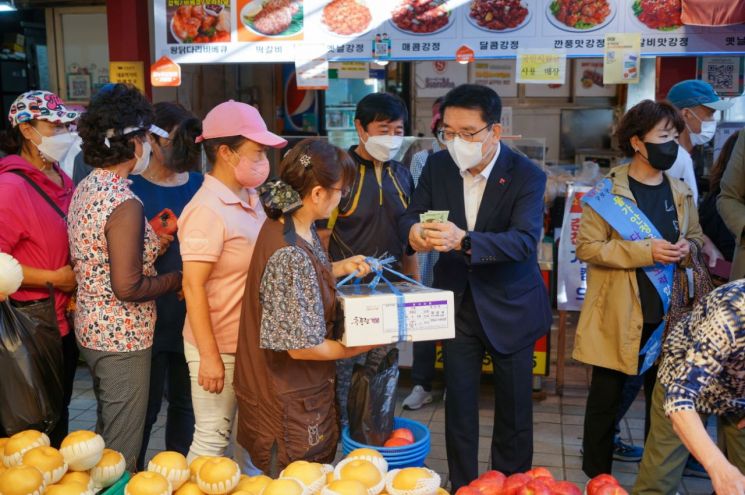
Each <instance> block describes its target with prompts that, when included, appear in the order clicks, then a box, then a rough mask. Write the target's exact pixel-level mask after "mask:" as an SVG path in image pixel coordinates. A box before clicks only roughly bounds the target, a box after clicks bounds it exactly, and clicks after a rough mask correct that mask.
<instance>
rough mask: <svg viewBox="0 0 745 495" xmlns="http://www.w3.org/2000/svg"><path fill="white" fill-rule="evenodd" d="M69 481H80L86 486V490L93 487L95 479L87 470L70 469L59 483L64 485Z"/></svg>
mask: <svg viewBox="0 0 745 495" xmlns="http://www.w3.org/2000/svg"><path fill="white" fill-rule="evenodd" d="M67 483H80V484H81V485H83V486H84V487H85V489H86V490H88V489H92V488H93V480H92V479H91V475H90V474H89V473H87V472H85V471H68V473H67V474H65V475H64V476H63V477H62V479H61V480H59V481H58V484H60V485H64V484H67Z"/></svg>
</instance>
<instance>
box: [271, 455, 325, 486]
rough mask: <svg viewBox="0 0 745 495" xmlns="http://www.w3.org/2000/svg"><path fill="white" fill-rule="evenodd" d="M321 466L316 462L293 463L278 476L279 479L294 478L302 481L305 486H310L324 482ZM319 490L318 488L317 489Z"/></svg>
mask: <svg viewBox="0 0 745 495" xmlns="http://www.w3.org/2000/svg"><path fill="white" fill-rule="evenodd" d="M325 474H326V473H325V472H324V470H323V466H322V465H321V464H318V463H317V462H308V461H295V462H291V463H290V464H289V465H288V466H287V467H286V468H285V469H284V471H282V474H281V475H280V477H281V478H295V479H297V480H300V481H302V482H303V483H304V484H305V485H306V486H312V485H314V484H316V483H318V480H319V479H321V478H323V479H324V480H325V478H326V477H325ZM319 488H320V487H319Z"/></svg>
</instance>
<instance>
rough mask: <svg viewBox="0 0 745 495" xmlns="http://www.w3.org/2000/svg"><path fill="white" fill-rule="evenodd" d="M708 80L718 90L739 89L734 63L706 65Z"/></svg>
mask: <svg viewBox="0 0 745 495" xmlns="http://www.w3.org/2000/svg"><path fill="white" fill-rule="evenodd" d="M706 69H707V71H706V80H707V81H708V82H709V84H711V85H712V86H713V87H714V90H715V91H717V92H725V91H727V92H728V91H735V90H737V83H736V80H735V78H736V73H735V65H734V64H709V65H708V66H707V67H706Z"/></svg>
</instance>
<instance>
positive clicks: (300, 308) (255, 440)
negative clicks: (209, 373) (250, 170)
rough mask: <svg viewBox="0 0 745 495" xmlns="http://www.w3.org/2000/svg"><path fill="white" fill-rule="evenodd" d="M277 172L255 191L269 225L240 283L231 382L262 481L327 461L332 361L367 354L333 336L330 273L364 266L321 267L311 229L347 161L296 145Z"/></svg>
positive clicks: (340, 154) (332, 418)
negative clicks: (297, 465)
mask: <svg viewBox="0 0 745 495" xmlns="http://www.w3.org/2000/svg"><path fill="white" fill-rule="evenodd" d="M280 170H281V180H277V181H271V182H269V183H267V184H265V185H264V186H262V188H260V193H261V198H262V202H263V203H264V209H265V210H266V213H267V216H268V217H269V219H268V220H267V221H266V222H265V223H264V225H263V227H262V228H261V232H260V233H259V237H258V239H257V241H256V247H255V248H254V253H253V257H252V259H251V265H250V268H249V272H248V278H247V280H246V290H245V293H244V298H243V308H242V312H241V322H240V331H239V335H238V350H237V353H236V370H235V383H234V386H235V391H236V395H237V397H238V412H239V414H238V442H239V443H240V444H241V445H243V446H244V447H245V448H246V449H248V451H249V453H250V454H251V459H252V461H253V462H254V463H255V465H256V466H257V467H258V468H259V469H261V470H263V471H265V472H268V473H269V474H271V475H276V474H277V473H278V471H279V470H280V469H282V468H283V467H284V466H286V465H287V464H289V463H290V462H292V461H295V460H299V459H303V460H308V461H316V462H325V463H327V462H331V461H332V460H333V458H334V455H335V453H336V446H337V441H338V438H339V430H338V424H337V414H336V405H335V393H334V376H335V373H336V371H335V360H337V359H342V358H349V357H352V356H355V355H358V354H361V353H363V352H367V351H369V350H370V349H372V348H373V347H372V346H361V347H354V348H348V347H345V346H344V345H342V344H341V343H339V342H337V341H336V340H333V337H334V336H333V328H334V321H335V319H336V296H335V285H336V280H335V277H341V276H344V275H348V274H350V273H356V274H358V275H359V276H361V277H362V276H365V275H367V274H368V273H369V272H370V267H369V266H368V265H367V263H365V260H364V258H363V257H362V256H352V257H350V258H346V259H344V260H341V261H338V262H335V263H330V262H329V258H328V254H327V253H326V251H325V249H324V248H323V246H322V244H321V241H320V240H319V238H318V235H317V234H316V232H315V228H314V223H315V221H316V220H319V219H322V218H328V215H329V214H330V213H331V211H332V210H333V209H334V208H336V206H337V205H338V204H339V199H340V198H341V196H342V194H343V191H344V190H346V188H348V186H349V183H350V182H351V180H352V177H353V175H354V163H353V162H352V160H351V158H350V157H349V155H347V154H346V153H345V152H344V151H343V150H341V149H339V148H337V147H335V146H332V145H330V144H328V143H325V142H322V141H313V140H304V141H301V142H300V143H299V144H298V145H297V146H296V147H295V148H294V149H293V150H292V151H290V152H289V153H288V154H287V155H286V156H285V158H284V159H283V160H282V164H281V165H280Z"/></svg>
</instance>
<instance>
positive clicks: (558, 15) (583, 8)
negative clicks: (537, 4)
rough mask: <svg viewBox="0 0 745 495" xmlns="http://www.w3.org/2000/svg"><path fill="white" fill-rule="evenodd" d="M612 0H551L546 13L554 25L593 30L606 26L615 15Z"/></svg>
mask: <svg viewBox="0 0 745 495" xmlns="http://www.w3.org/2000/svg"><path fill="white" fill-rule="evenodd" d="M615 8H616V7H615V2H613V1H612V0H553V1H551V2H549V3H548V7H547V12H546V15H547V17H548V20H549V21H550V22H551V24H553V25H554V26H555V27H557V28H559V29H561V30H563V31H569V32H583V31H585V32H586V31H594V30H596V29H600V28H602V27H604V26H606V25H607V24H608V23H609V22H610V21H611V20H612V19H613V16H614V15H615Z"/></svg>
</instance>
